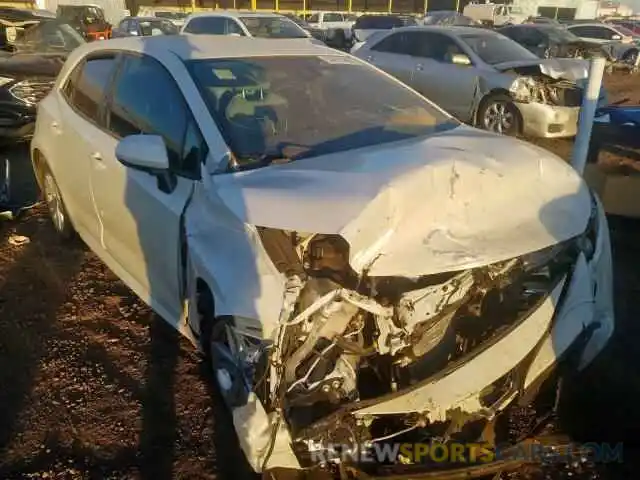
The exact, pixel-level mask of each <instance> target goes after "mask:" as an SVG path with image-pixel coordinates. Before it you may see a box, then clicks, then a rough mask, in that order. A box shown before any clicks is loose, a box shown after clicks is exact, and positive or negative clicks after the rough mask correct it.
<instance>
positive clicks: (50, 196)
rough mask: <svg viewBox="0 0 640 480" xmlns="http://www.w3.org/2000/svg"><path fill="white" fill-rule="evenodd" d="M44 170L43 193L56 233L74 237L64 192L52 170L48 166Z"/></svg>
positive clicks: (66, 237) (67, 237) (61, 235)
mask: <svg viewBox="0 0 640 480" xmlns="http://www.w3.org/2000/svg"><path fill="white" fill-rule="evenodd" d="M43 170H44V171H43V172H42V193H43V196H44V200H45V202H46V203H47V208H48V210H49V216H50V217H51V222H52V223H53V228H54V229H55V230H56V233H57V234H58V235H59V236H60V237H62V238H63V239H65V240H68V239H70V238H71V237H73V232H74V230H73V226H72V225H71V221H70V219H69V214H68V213H67V208H66V207H65V205H64V201H63V200H62V194H61V193H60V189H59V188H58V184H57V183H56V180H55V178H53V174H52V173H51V170H49V168H48V167H47V166H45V167H43Z"/></svg>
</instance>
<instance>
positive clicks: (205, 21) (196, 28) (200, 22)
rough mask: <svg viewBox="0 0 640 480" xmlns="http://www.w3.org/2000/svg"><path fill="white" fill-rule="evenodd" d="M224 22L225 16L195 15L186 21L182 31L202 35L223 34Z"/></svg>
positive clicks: (225, 22)
mask: <svg viewBox="0 0 640 480" xmlns="http://www.w3.org/2000/svg"><path fill="white" fill-rule="evenodd" d="M226 24H227V21H226V18H223V17H195V18H193V19H191V21H190V22H189V23H187V26H186V27H185V28H184V31H185V33H195V34H203V35H224V34H225V33H226V31H225V30H226V28H225V27H226Z"/></svg>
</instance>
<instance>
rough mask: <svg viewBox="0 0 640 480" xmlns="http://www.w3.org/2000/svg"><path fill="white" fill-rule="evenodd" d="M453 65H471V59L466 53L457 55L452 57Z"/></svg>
mask: <svg viewBox="0 0 640 480" xmlns="http://www.w3.org/2000/svg"><path fill="white" fill-rule="evenodd" d="M451 63H453V64H454V65H463V66H466V65H471V59H470V58H469V57H468V56H467V55H465V54H464V53H456V54H454V55H452V56H451Z"/></svg>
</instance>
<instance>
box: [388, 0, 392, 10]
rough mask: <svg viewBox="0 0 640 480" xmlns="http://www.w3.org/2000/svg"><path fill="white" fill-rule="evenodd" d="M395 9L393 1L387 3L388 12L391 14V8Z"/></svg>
mask: <svg viewBox="0 0 640 480" xmlns="http://www.w3.org/2000/svg"><path fill="white" fill-rule="evenodd" d="M392 7H393V0H389V1H388V2H387V12H388V13H391V8H392Z"/></svg>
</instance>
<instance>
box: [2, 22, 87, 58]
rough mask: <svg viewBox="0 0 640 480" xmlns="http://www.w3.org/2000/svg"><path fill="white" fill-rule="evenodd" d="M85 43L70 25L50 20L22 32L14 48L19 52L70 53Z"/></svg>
mask: <svg viewBox="0 0 640 480" xmlns="http://www.w3.org/2000/svg"><path fill="white" fill-rule="evenodd" d="M84 43H86V41H85V39H84V38H83V37H82V35H80V34H79V33H78V32H76V31H75V30H74V29H73V27H71V26H70V25H68V24H66V23H61V22H58V21H55V20H48V21H43V22H41V23H39V24H37V25H34V26H32V27H30V28H26V29H25V30H23V31H21V32H20V33H19V34H18V35H17V37H16V40H15V42H14V48H15V50H16V51H18V52H25V51H29V52H44V53H46V52H60V51H62V52H70V51H72V50H73V49H75V48H76V47H79V46H80V45H82V44H84Z"/></svg>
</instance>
